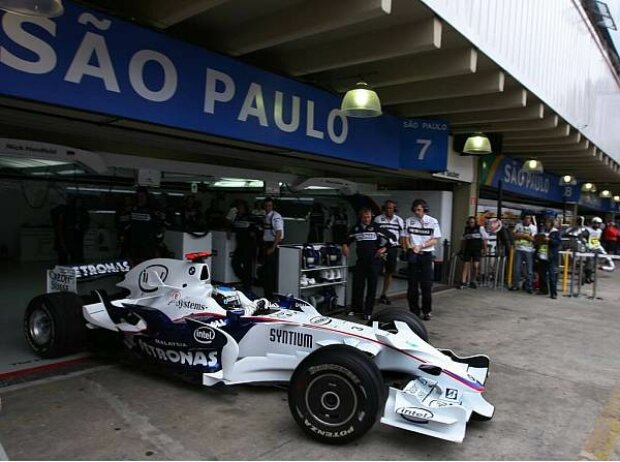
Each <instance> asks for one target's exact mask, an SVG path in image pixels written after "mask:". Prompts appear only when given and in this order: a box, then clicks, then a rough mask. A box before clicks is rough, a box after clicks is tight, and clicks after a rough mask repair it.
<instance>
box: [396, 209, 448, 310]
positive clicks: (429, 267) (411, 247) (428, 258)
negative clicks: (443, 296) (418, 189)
mask: <svg viewBox="0 0 620 462" xmlns="http://www.w3.org/2000/svg"><path fill="white" fill-rule="evenodd" d="M411 211H412V212H413V213H414V215H413V216H412V217H409V218H407V220H405V229H404V231H403V232H402V235H401V244H402V246H403V247H404V248H405V249H406V250H407V263H408V268H407V279H408V284H407V300H408V301H409V309H410V310H411V312H412V313H413V314H415V315H417V316H420V314H422V319H424V320H425V321H430V319H431V312H432V310H433V307H432V303H433V299H432V291H433V276H434V272H433V260H434V258H435V255H434V252H435V246H436V245H437V243H438V241H439V239H441V229H440V228H439V222H438V221H437V219H435V218H433V217H431V216H429V215H427V213H428V212H429V207H428V205H427V203H426V201H425V200H424V199H416V200H414V201H413V204H412V205H411ZM420 293H421V294H422V312H421V313H420V305H419V299H420Z"/></svg>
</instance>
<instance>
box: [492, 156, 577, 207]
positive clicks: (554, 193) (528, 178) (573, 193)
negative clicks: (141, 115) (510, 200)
mask: <svg viewBox="0 0 620 462" xmlns="http://www.w3.org/2000/svg"><path fill="white" fill-rule="evenodd" d="M480 162H481V169H480V172H481V175H480V183H481V184H482V185H485V186H490V187H493V188H498V187H499V182H500V180H501V181H502V188H503V189H504V190H505V191H509V192H513V193H516V194H520V195H523V196H529V197H536V198H539V199H546V200H548V201H551V202H560V203H563V202H573V203H575V202H578V201H579V196H580V188H579V186H578V185H577V186H561V185H560V177H559V176H556V175H553V174H551V173H530V172H527V171H525V170H524V169H523V161H522V160H518V159H512V158H510V157H507V156H502V155H497V156H494V155H491V156H485V157H483V158H482V159H481V161H480ZM543 163H544V162H543Z"/></svg>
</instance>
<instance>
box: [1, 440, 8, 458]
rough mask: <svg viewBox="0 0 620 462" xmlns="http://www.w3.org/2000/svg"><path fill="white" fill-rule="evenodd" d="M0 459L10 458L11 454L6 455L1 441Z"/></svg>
mask: <svg viewBox="0 0 620 462" xmlns="http://www.w3.org/2000/svg"><path fill="white" fill-rule="evenodd" d="M0 460H9V456H7V455H6V451H5V450H4V447H3V446H2V442H0Z"/></svg>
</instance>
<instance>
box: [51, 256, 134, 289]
mask: <svg viewBox="0 0 620 462" xmlns="http://www.w3.org/2000/svg"><path fill="white" fill-rule="evenodd" d="M130 269H131V265H130V264H129V261H127V260H111V261H104V262H97V263H88V264H83V265H75V266H65V265H56V266H55V267H54V268H53V269H49V270H47V284H46V292H47V293H52V292H74V293H76V294H77V293H78V284H79V283H81V282H86V281H92V280H95V279H100V278H106V277H110V276H118V275H122V274H125V273H127V272H128V271H129V270H130Z"/></svg>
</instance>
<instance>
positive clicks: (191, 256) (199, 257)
mask: <svg viewBox="0 0 620 462" xmlns="http://www.w3.org/2000/svg"><path fill="white" fill-rule="evenodd" d="M212 255H213V254H212V253H211V252H191V253H186V254H185V258H186V259H187V260H189V261H192V262H195V263H199V262H201V261H203V260H204V259H205V258H209V257H211V256H212Z"/></svg>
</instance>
